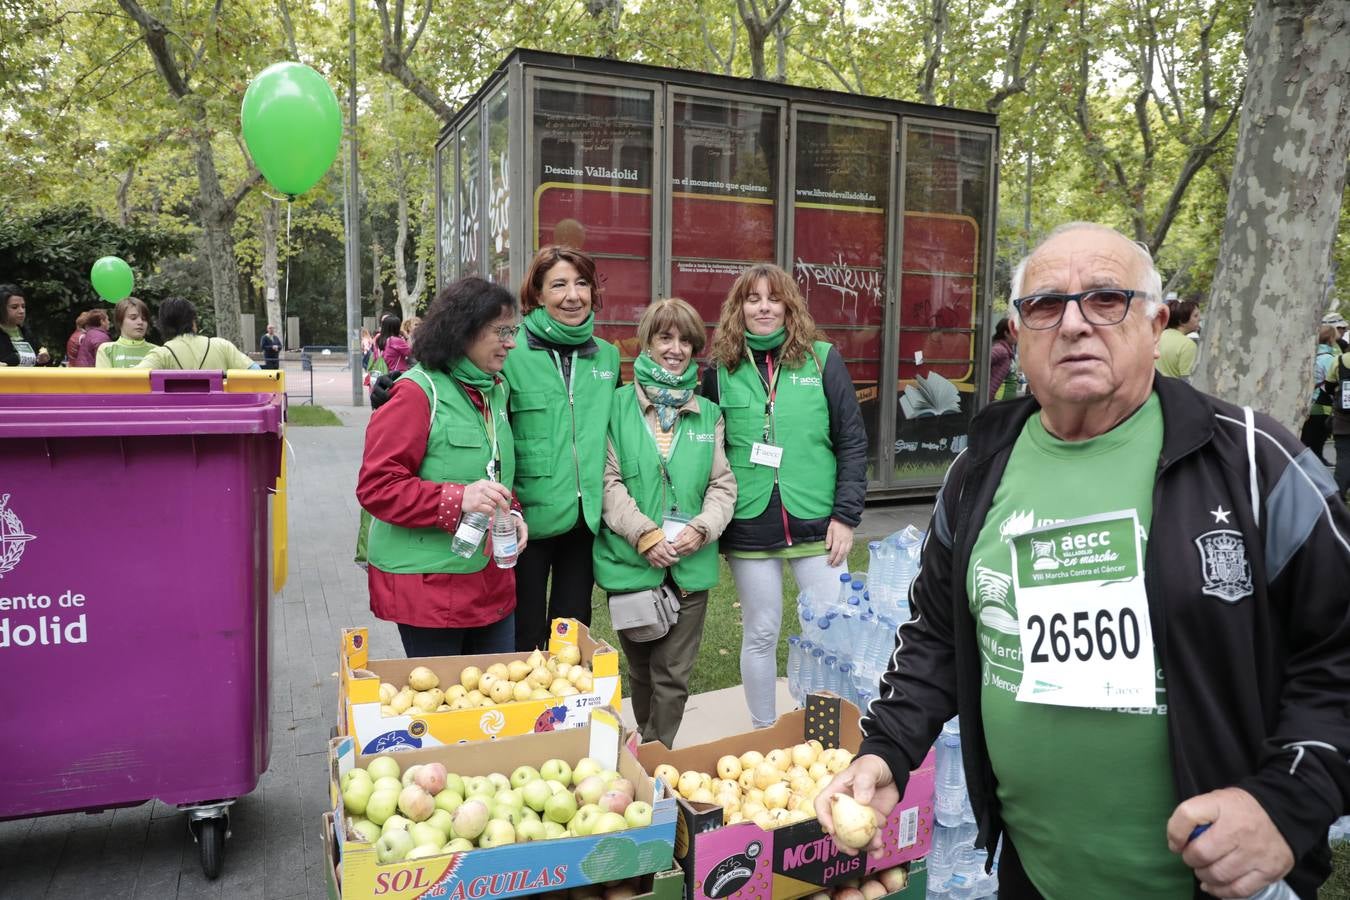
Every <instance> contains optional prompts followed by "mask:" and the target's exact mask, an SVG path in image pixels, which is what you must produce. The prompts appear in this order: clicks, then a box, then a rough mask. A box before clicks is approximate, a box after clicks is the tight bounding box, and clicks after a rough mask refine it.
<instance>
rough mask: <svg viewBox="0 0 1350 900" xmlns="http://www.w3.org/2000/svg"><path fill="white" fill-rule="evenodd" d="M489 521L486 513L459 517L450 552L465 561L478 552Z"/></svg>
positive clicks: (473, 513)
mask: <svg viewBox="0 0 1350 900" xmlns="http://www.w3.org/2000/svg"><path fill="white" fill-rule="evenodd" d="M490 525H491V520H490V519H488V515H487V513H481V512H466V513H464V514H462V515H461V516H460V517H459V527H458V528H456V529H455V537H454V540H452V541H451V542H450V552H451V553H453V554H455V555H456V556H462V557H464V558H465V559H468V558H469V557H471V556H473V555H474V554H475V553H477V552H478V548H479V547H481V546H483V538H484V537H485V536H486V535H487V531H488V528H489V527H490Z"/></svg>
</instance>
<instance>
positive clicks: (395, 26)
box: [375, 0, 455, 124]
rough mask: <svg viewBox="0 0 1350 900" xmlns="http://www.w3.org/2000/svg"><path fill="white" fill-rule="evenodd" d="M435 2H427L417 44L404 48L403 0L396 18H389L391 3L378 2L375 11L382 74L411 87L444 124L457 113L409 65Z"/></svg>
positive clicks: (396, 8)
mask: <svg viewBox="0 0 1350 900" xmlns="http://www.w3.org/2000/svg"><path fill="white" fill-rule="evenodd" d="M419 2H420V0H419ZM431 2H432V0H427V6H426V9H425V10H424V13H423V17H422V19H421V21H420V23H419V24H418V26H417V31H416V34H415V35H414V36H413V43H412V44H411V45H409V46H408V47H404V46H403V43H402V41H403V0H395V6H394V15H393V16H390V15H389V2H388V0H375V8H376V9H377V10H378V11H379V14H380V32H381V35H380V47H381V54H380V71H381V72H384V73H385V74H386V75H390V76H392V77H393V78H394V79H395V80H397V81H398V83H399V84H401V85H403V86H404V87H405V88H407V89H408V92H409V93H411V94H412V95H413V96H414V97H416V98H417V99H418V100H421V101H422V103H423V104H425V105H426V107H427V108H428V109H430V110H431V111H432V112H433V113H434V114H435V115H436V118H438V119H440V120H441V122H442V124H444V123H448V122H449V121H450V120H451V119H452V118H453V117H454V114H455V111H454V110H453V109H451V107H450V105H449V104H447V103H446V102H445V100H444V99H442V98H441V96H440V95H439V94H438V93H437V92H436V91H434V90H433V89H432V88H431V86H430V85H428V84H427V83H426V82H425V81H423V80H422V79H421V77H419V76H418V75H417V73H416V72H414V71H413V70H412V66H411V65H410V63H409V61H410V59H411V57H412V53H413V49H414V46H415V45H416V42H417V41H418V40H419V39H420V38H421V36H422V29H423V28H424V27H425V26H426V21H427V17H428V16H430V15H431Z"/></svg>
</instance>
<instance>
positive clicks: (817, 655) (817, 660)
mask: <svg viewBox="0 0 1350 900" xmlns="http://www.w3.org/2000/svg"><path fill="white" fill-rule="evenodd" d="M810 671H811V680H810V685H811V687H810V691H808V693H811V692H814V691H819V690H824V688H825V651H824V649H822V648H820V647H816V648H814V649H813V650H812V651H811V663H810Z"/></svg>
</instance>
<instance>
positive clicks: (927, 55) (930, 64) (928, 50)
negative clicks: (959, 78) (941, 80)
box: [919, 0, 947, 105]
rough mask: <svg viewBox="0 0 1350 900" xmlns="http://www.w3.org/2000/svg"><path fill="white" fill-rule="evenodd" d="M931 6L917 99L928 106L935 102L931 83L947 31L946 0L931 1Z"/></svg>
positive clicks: (935, 75) (934, 76) (924, 41)
mask: <svg viewBox="0 0 1350 900" xmlns="http://www.w3.org/2000/svg"><path fill="white" fill-rule="evenodd" d="M932 4H933V6H932V12H931V14H930V15H929V17H928V30H927V31H926V32H924V36H923V49H924V63H923V71H922V73H921V74H920V76H919V98H920V99H921V100H923V102H924V103H928V104H930V105H931V104H935V103H936V102H937V99H936V97H935V95H934V92H933V82H934V81H935V80H936V78H937V70H938V66H939V65H940V64H941V61H942V38H943V33H944V32H945V31H946V29H947V0H932Z"/></svg>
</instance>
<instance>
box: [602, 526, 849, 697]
mask: <svg viewBox="0 0 1350 900" xmlns="http://www.w3.org/2000/svg"><path fill="white" fill-rule="evenodd" d="M718 564H719V567H720V571H721V577H720V578H719V580H718V582H717V586H716V587H714V588H713V589H712V590H711V591H710V592H709V594H708V613H707V618H706V619H705V620H704V622H703V643H702V644H701V645H700V646H699V650H698V662H696V663H695V664H694V672H693V674H692V675H691V676H690V678H689V693H690V694H701V693H704V692H705V691H716V690H720V689H721V688H728V687H735V686H736V685H738V684H740V683H741V604H740V601H739V599H738V598H737V595H736V582H734V581H733V580H732V578H731V571H730V570H729V569H728V568H727V561H726V559H719V563H718ZM866 569H867V542H866V541H856V542H855V543H854V545H853V551H852V552H851V553H849V555H848V570H849V571H850V572H853V571H866ZM797 593H798V589H797V582H796V579H794V578H793V577H792V569H791V568H790V567H787V566H784V576H783V627H782V628H781V629H780V630H779V634H778V672H779V674H780V675H786V674H787V639H788V636H789V635H793V634H796V633H797V632H798V631H799V630H800V629H799V628H798V626H797ZM591 610H592V612H591V633H592V634H593V635H595V636H596V637H599V638H601V639H602V640H605V641H608V642H609V643H610V644H611V645H612V646H614V647H615V648H616V649H617V648H618V646H619V638H618V635H616V634H615V633H614V628H613V627H612V626H611V625H610V623H609V604H608V603H607V602H606V600H605V593H604V591H602V590H600V589H599V588H596V590H595V593H594V595H593V596H592V598H591ZM619 672H620V674H622V675H623V677H624V679H625V681H626V680H627V678H628V662H627V660H625V659H624V658H623V654H622V653H620V654H619ZM624 696H625V697H626V696H628V687H627V685H626V684H625V686H624Z"/></svg>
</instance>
